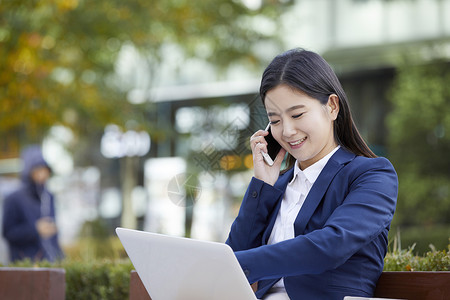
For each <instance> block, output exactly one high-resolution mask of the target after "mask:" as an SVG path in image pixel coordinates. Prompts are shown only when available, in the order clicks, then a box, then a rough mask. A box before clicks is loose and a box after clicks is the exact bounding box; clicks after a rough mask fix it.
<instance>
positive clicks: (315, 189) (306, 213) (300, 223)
mask: <svg viewBox="0 0 450 300" xmlns="http://www.w3.org/2000/svg"><path fill="white" fill-rule="evenodd" d="M354 157H355V154H353V153H350V152H348V151H347V150H344V149H343V148H342V147H341V148H340V149H339V150H338V151H336V153H335V154H333V156H332V157H331V158H330V160H329V161H328V162H327V164H326V165H325V167H324V168H323V170H322V172H320V175H319V177H318V178H317V180H316V181H315V182H314V184H313V186H312V187H311V190H310V191H309V193H308V196H307V197H306V199H305V202H304V203H303V206H302V208H301V209H300V212H299V213H298V215H297V218H296V219H295V222H294V231H295V236H297V235H300V234H302V233H303V232H304V230H305V228H306V224H308V222H309V219H311V216H312V215H313V213H314V211H315V210H316V208H317V206H318V205H319V203H320V202H321V201H322V198H323V195H324V194H325V192H326V191H327V189H328V186H329V185H330V184H331V182H332V181H333V178H334V176H336V174H337V172H338V171H339V170H340V169H341V168H342V167H343V166H344V165H345V164H346V163H347V162H349V161H350V160H352V159H353V158H354Z"/></svg>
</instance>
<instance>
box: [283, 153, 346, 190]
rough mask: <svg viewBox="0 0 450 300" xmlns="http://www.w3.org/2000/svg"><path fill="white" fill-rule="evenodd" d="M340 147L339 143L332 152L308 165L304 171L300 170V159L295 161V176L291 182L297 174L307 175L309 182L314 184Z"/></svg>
mask: <svg viewBox="0 0 450 300" xmlns="http://www.w3.org/2000/svg"><path fill="white" fill-rule="evenodd" d="M339 148H340V146H339V145H338V146H337V147H336V148H334V149H333V150H332V151H331V152H330V153H328V154H327V155H325V156H324V157H322V158H321V159H320V160H319V161H317V162H316V163H314V164H312V165H311V166H309V167H307V168H306V169H304V170H303V171H302V170H300V167H299V163H298V161H295V166H294V177H293V178H292V180H291V183H292V182H293V181H294V180H295V178H296V177H297V176H302V177H306V180H308V181H309V183H311V184H314V182H315V181H316V179H317V177H319V174H320V172H322V170H323V168H324V167H325V165H326V164H327V162H328V160H329V159H330V158H331V156H333V154H334V153H335V152H336V151H337V150H338V149H339Z"/></svg>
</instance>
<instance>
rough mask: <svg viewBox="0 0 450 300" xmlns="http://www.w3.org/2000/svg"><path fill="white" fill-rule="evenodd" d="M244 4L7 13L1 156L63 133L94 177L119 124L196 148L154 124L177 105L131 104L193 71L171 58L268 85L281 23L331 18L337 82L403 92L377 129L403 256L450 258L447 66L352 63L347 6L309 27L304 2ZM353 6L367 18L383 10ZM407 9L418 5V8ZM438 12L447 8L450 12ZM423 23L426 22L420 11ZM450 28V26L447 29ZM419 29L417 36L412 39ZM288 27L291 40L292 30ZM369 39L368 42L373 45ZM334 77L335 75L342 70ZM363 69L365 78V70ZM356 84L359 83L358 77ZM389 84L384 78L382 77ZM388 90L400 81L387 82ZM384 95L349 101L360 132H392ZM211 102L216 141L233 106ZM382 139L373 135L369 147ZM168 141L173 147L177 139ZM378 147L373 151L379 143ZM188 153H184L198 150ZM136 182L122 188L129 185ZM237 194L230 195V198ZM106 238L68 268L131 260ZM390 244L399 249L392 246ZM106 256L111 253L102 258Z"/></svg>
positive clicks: (61, 5)
mask: <svg viewBox="0 0 450 300" xmlns="http://www.w3.org/2000/svg"><path fill="white" fill-rule="evenodd" d="M243 2H244V1H238V0H236V1H225V0H206V1H197V2H195V5H194V3H193V2H192V1H186V0H167V1H151V2H148V1H144V0H127V1H119V0H108V1H105V0H98V1H85V0H42V1H36V0H30V1H14V0H3V1H0V101H1V102H0V136H1V137H2V144H1V147H0V150H4V149H15V150H17V151H16V154H17V153H18V150H19V149H20V147H21V146H23V145H26V144H29V143H36V142H37V143H39V142H41V141H42V139H43V138H44V137H45V136H46V135H47V134H48V130H49V129H50V128H51V127H53V126H55V125H63V126H65V127H67V128H70V129H71V131H72V133H73V134H74V135H75V136H74V138H73V139H72V142H71V143H72V144H70V145H68V147H69V148H70V149H69V150H70V151H71V152H72V153H73V155H74V156H75V158H77V157H78V158H79V159H78V160H76V164H77V165H78V166H80V165H85V166H89V165H91V164H92V165H95V164H94V163H95V161H94V160H95V159H97V160H98V157H95V156H93V158H92V157H89V156H86V155H84V156H83V152H94V150H93V147H98V144H99V140H100V139H101V135H102V133H103V131H104V128H105V125H107V124H117V125H118V126H120V127H122V129H134V130H145V131H148V132H149V133H151V135H152V142H155V143H158V141H159V140H161V139H163V138H166V139H167V140H169V139H173V140H175V139H177V143H179V144H181V143H180V141H181V137H183V139H189V138H190V137H191V135H190V133H176V132H175V129H173V127H174V124H170V122H171V121H172V120H167V123H164V124H166V125H167V124H168V126H165V127H164V128H157V126H156V124H155V122H154V120H153V119H152V118H154V117H155V116H157V115H160V116H161V115H162V116H163V117H165V115H164V114H162V112H164V110H165V109H166V108H167V107H169V108H170V105H167V106H164V105H162V106H161V108H160V111H156V109H155V103H153V102H151V101H145V102H141V103H132V102H133V101H130V94H129V92H130V90H132V89H133V88H134V87H136V85H139V88H140V89H141V90H149V89H151V88H152V87H153V86H156V85H157V84H158V80H159V78H160V77H161V76H160V75H161V74H160V72H161V70H162V68H161V66H162V65H163V64H165V63H167V62H173V61H174V60H176V65H177V68H178V70H180V71H181V70H183V68H184V67H185V65H184V64H183V60H182V59H181V60H180V57H179V56H177V57H172V56H171V53H173V49H174V48H175V49H176V50H177V51H178V52H181V53H182V57H184V58H188V57H189V58H196V59H198V60H201V61H206V62H209V63H211V64H213V65H214V67H215V68H217V70H218V71H217V74H218V78H213V79H212V80H217V79H221V78H220V76H221V74H223V75H222V76H223V77H225V74H226V69H227V68H228V67H229V66H230V65H232V64H233V65H241V66H243V67H244V68H246V69H248V70H253V71H256V73H258V74H259V73H260V71H261V68H262V66H263V65H265V64H266V63H267V58H265V57H263V56H261V55H258V51H257V50H258V49H259V50H261V49H263V50H266V48H264V47H267V49H269V50H270V51H269V50H267V51H266V52H267V53H276V52H280V51H283V50H285V47H286V45H285V43H284V42H283V41H284V40H283V38H284V37H282V36H281V33H280V32H284V33H286V30H285V31H280V28H281V25H280V24H281V23H282V21H283V20H282V18H281V17H280V16H282V14H283V13H284V12H290V13H291V16H294V19H295V20H297V19H302V21H303V22H305V23H311V24H315V23H314V21H316V19H317V20H319V21H320V20H321V19H320V17H323V16H325V17H326V18H327V16H330V15H331V16H333V18H330V19H332V21H333V20H334V22H336V23H327V24H326V25H323V26H324V28H325V27H326V28H327V30H328V31H329V32H331V33H330V36H329V37H330V41H329V44H327V46H329V48H325V50H328V51H329V52H333V50H334V53H335V54H336V53H342V54H343V56H342V57H343V58H341V61H343V62H344V67H343V68H339V67H338V68H335V69H336V70H337V71H338V75H341V74H342V73H345V72H343V70H345V67H346V64H348V65H352V67H354V66H357V67H358V68H360V69H359V71H360V72H361V73H363V72H364V71H366V72H367V73H370V69H371V68H373V67H374V65H375V64H379V66H377V67H379V68H380V69H381V70H382V71H385V69H388V68H392V69H393V70H394V71H393V72H394V80H393V82H392V84H391V83H389V85H391V86H390V89H389V92H388V93H387V94H386V95H384V94H383V95H381V96H382V97H384V96H385V97H386V98H387V99H388V100H389V109H388V114H387V118H386V119H385V121H386V122H385V123H384V124H378V123H377V124H376V126H378V128H376V129H377V130H378V129H380V130H379V132H385V133H386V135H385V137H386V145H381V146H382V147H381V148H382V151H381V152H382V153H381V154H382V155H385V156H387V157H388V158H389V159H390V160H391V161H392V163H393V164H394V166H395V168H396V170H397V172H398V176H399V182H400V185H399V198H398V205H397V211H396V214H395V217H394V221H393V224H392V230H391V232H392V234H391V236H396V235H397V234H398V232H400V235H401V241H402V245H403V247H408V246H411V245H413V244H415V246H414V247H413V248H411V250H410V251H411V252H413V251H414V252H418V253H426V252H427V251H428V250H429V244H433V245H434V246H435V247H436V249H446V248H447V245H448V237H449V236H450V155H449V150H450V149H449V148H450V135H449V132H450V113H449V109H448V107H449V104H450V85H449V84H448V82H450V65H449V62H448V54H445V53H441V54H436V53H434V54H433V55H429V58H430V59H428V60H423V57H422V56H421V57H407V58H406V59H405V60H404V61H400V62H399V61H396V62H395V63H392V64H390V65H389V67H386V65H383V63H385V61H383V59H384V56H386V57H388V58H389V59H391V57H392V56H395V55H391V54H392V53H390V52H389V53H388V52H387V51H386V52H383V51H381V50H383V49H385V48H386V49H388V50H389V49H390V50H392V49H391V48H394V49H395V51H396V52H402V51H404V50H402V49H405V48H408V45H407V44H406V46H405V45H400V46H399V45H394V46H395V47H385V45H384V44H379V45H377V46H373V47H367V48H366V49H364V47H361V48H359V49H356V50H355V49H353V50H355V51H349V49H348V48H345V47H344V48H342V49H339V44H338V43H335V42H336V41H338V37H339V36H341V35H342V34H339V32H338V31H339V30H340V29H339V28H338V27H336V26H335V27H333V25H334V24H339V23H338V22H339V20H340V19H339V18H338V17H336V15H337V14H336V11H335V10H333V9H335V8H336V7H337V6H338V4H337V3H338V2H337V1H336V2H334V1H330V3H331V5H330V7H326V8H325V5H324V7H323V11H319V12H320V13H321V14H320V16H319V15H317V14H318V12H317V10H314V12H313V14H311V15H309V16H310V19H307V16H308V14H307V13H305V14H303V12H302V11H301V10H295V9H293V4H295V2H298V3H300V2H302V1H293V0H290V1H287V0H266V1H262V2H261V3H262V4H263V5H261V6H260V7H258V8H254V9H250V8H249V7H248V6H246V5H244V4H243ZM303 2H309V3H312V1H311V2H310V1H303ZM317 2H319V1H317ZM342 2H346V3H347V4H348V3H350V2H351V4H352V5H354V6H355V7H362V6H363V5H364V4H367V3H369V2H370V3H375V2H376V1H360V0H358V1H356V0H355V1H342ZM378 2H380V3H381V5H386V6H384V7H389V5H392V6H395V5H396V4H398V3H399V2H401V3H403V4H404V2H405V1H392V0H390V1H378ZM408 2H409V3H411V4H413V3H415V2H416V1H408ZM422 2H424V1H422ZM430 2H431V1H430ZM438 2H439V5H441V6H440V7H444V6H442V5H445V3H448V1H438ZM321 3H322V2H321ZM323 3H325V2H323ZM323 3H322V4H323ZM422 4H423V3H422ZM447 7H448V6H447ZM344 8H350V6H347V7H344ZM400 8H401V6H400ZM416 8H417V7H416ZM341 9H342V7H341ZM306 10H307V9H305V11H306ZM441 11H444V10H441ZM371 12H372V11H371ZM322 13H323V14H322ZM328 13H330V14H328ZM416 13H417V14H419V12H418V11H416ZM305 16H306V17H305ZM311 16H314V19H312V17H311ZM263 17H266V18H267V19H268V20H271V21H272V23H271V25H273V27H271V30H268V31H265V30H262V28H259V25H260V24H264V22H254V20H255V19H258V18H263ZM396 21H397V19H396ZM414 21H415V22H414V24H419V25H418V26H420V24H421V23H420V22H419V21H420V20H419V19H415V20H414ZM291 22H292V20H291ZM330 22H331V21H330ZM441 23H442V24H444V21H442V22H441ZM287 24H288V25H290V24H291V23H289V22H288V23H287ZM292 24H297V23H292ZM303 24H304V23H303ZM408 24H409V23H408ZM442 24H440V25H442ZM341 25H342V24H341ZM351 25H352V28H354V27H355V24H354V23H351ZM391 25H392V24H391ZM410 25H411V24H409V25H408V26H407V28H408V29H409V28H410ZM411 26H412V25H411ZM287 27H288V28H289V29H290V28H291V27H292V26H291V27H289V26H287ZM341 28H342V27H341ZM382 28H383V32H388V33H389V30H390V28H394V29H397V27H396V26H389V24H388V23H386V24H382ZM285 29H286V28H285ZM409 30H410V29H409ZM328 31H327V32H328ZM362 31H363V33H364V35H367V36H368V35H369V34H368V33H365V32H364V30H362ZM292 32H294V30H292ZM440 34H441V35H442V37H443V39H444V40H447V42H448V32H447V36H446V35H445V31H444V30H442V31H441V32H440ZM345 36H346V37H348V36H351V34H350V33H349V34H345ZM382 37H383V36H382ZM314 38H316V39H318V40H320V38H323V39H326V38H328V36H325V35H324V36H319V35H318V36H314ZM381 40H382V41H383V42H386V43H387V42H388V41H389V40H390V39H389V37H387V38H385V39H381ZM419 40H420V38H419ZM301 42H302V40H301V39H297V38H296V39H295V43H296V46H302V45H301V44H297V43H301ZM419 43H422V42H421V41H419ZM419 43H417V44H419ZM426 43H429V47H428V48H429V49H433V47H434V46H435V45H434V44H433V41H426ZM426 43H425V42H423V43H422V44H426ZM417 44H414V45H415V46H417ZM436 44H437V42H436ZM445 45H446V44H445V43H443V44H442V45H441V46H442V47H441V48H444V49H447V48H448V47H447V48H445V47H446V46H445ZM447 45H448V44H447ZM391 46H392V45H391ZM438 46H439V45H438ZM333 47H335V49H333ZM124 48H127V49H130V48H131V49H133V50H134V51H136V55H137V56H139V64H140V70H141V71H142V72H136V73H134V74H128V76H126V77H120V76H119V75H118V70H119V69H121V68H122V67H123V66H121V65H119V64H118V58H119V56H120V55H121V53H122V50H123V49H124ZM355 48H357V47H355ZM410 48H413V47H410ZM436 48H439V47H436ZM380 49H381V50H380ZM399 49H400V50H399ZM417 49H418V50H417V51H418V52H420V51H422V50H424V48H421V46H418V47H417ZM429 49H425V50H427V51H428V50H429ZM377 51H379V52H378V53H377ZM422 52H426V51H422ZM354 53H358V55H354ZM329 54H330V53H329ZM332 54H333V53H331V54H330V55H329V57H330V58H331V59H330V60H329V61H330V62H331V64H332V65H333V64H334V63H336V60H337V59H334V60H333V55H332ZM388 54H389V55H388ZM377 55H378V56H377ZM446 55H447V59H442V60H436V59H433V57H444V58H445V57H446ZM344 56H345V57H344ZM335 57H336V56H335ZM380 57H382V58H381V59H380ZM364 63H366V64H367V65H364ZM333 66H334V67H336V64H334V65H333ZM364 68H366V69H365V70H363V69H364ZM383 68H385V69H383ZM361 70H363V71H361ZM352 71H354V70H352ZM340 72H341V73H340ZM349 73H351V72H349ZM388 73H389V72H388ZM355 74H356V75H354V76H355V77H358V73H357V72H356V73H355ZM345 75H348V74H345ZM369 75H370V74H369ZM258 76H259V75H258ZM383 76H385V73H383V74H382V76H381V77H383ZM385 77H386V76H385ZM227 79H229V78H227ZM382 80H385V81H389V80H390V79H386V78H381V79H380V81H382ZM355 82H356V85H357V86H358V88H359V87H360V86H363V84H360V82H359V81H358V80H356V81H355ZM374 86H375V88H374ZM374 86H370V87H369V89H368V90H369V93H371V95H367V93H366V94H363V95H362V96H361V97H350V101H354V102H353V103H352V107H356V106H358V105H360V106H362V105H365V107H364V108H363V109H360V110H359V112H367V111H369V112H368V113H367V114H362V113H361V115H358V116H356V118H355V119H357V120H358V119H359V120H361V123H363V122H365V120H364V119H368V122H370V121H371V120H370V119H371V116H372V115H375V114H376V113H380V111H382V112H383V113H382V114H383V116H382V117H383V120H384V118H385V114H384V110H383V109H384V107H383V109H379V111H378V112H377V111H373V112H372V111H370V109H371V108H372V107H373V106H370V105H368V104H371V103H368V102H370V101H372V102H374V101H373V98H376V97H378V93H379V90H378V89H377V86H376V85H374ZM344 88H345V84H344ZM346 90H347V91H348V89H346ZM349 94H350V93H349ZM368 96H370V97H368ZM367 99H368V100H367ZM147 100H149V99H147ZM191 100H192V99H191ZM208 100H211V99H208ZM212 100H213V101H210V102H208V103H207V104H205V103H204V102H202V103H200V102H201V101H198V102H196V101H195V99H194V101H192V102H191V104H190V105H192V106H194V108H197V109H199V108H205V111H206V113H205V114H207V117H205V118H206V119H207V121H208V122H205V123H204V124H203V125H202V126H200V127H207V129H208V128H210V127H213V126H214V123H219V122H218V119H219V117H218V113H217V111H216V110H215V109H214V107H213V108H212V109H207V108H206V106H207V105H211V103H212V104H214V105H216V106H220V105H222V106H226V105H229V103H227V102H226V101H225V100H224V99H218V98H214V99H212ZM366 100H367V101H366ZM376 100H380V102H382V101H384V99H376ZM247 104H248V103H247ZM177 105H178V106H177ZM174 107H176V108H180V107H181V104H179V103H176V104H174ZM172 108H173V107H172ZM170 114H173V111H171V113H170ZM149 116H150V117H149ZM171 117H173V116H171ZM155 119H156V117H155ZM169 125H170V126H169ZM226 125H228V124H226ZM358 126H360V124H358ZM169 127H170V128H169ZM384 127H386V128H384ZM200 129H201V130H203V129H204V128H200ZM200 129H199V130H200ZM207 129H206V130H207ZM371 129H372V128H371ZM384 129H385V130H384ZM159 130H163V132H159ZM377 130H372V132H369V130H365V131H362V132H363V133H364V134H366V136H370V135H373V132H374V131H377ZM241 131H242V132H243V133H245V134H246V135H245V136H246V137H247V136H249V135H250V134H248V132H246V131H245V130H241ZM219 132H221V131H219ZM377 132H378V131H377ZM169 135H171V136H170V137H168V136H169ZM163 136H164V137H163ZM383 138H384V137H383ZM368 142H369V144H371V143H372V144H374V142H373V141H371V140H369V141H368ZM382 142H384V141H382ZM170 143H171V142H170V141H169V144H170ZM375 143H378V144H381V142H375ZM93 145H95V146H93ZM186 145H187V143H186ZM182 146H183V147H180V148H183V149H188V147H184V145H182ZM97 152H99V151H97ZM80 153H81V154H80ZM219 154H220V153H219ZM189 155H192V153H189ZM237 158H239V157H237ZM246 158H248V157H246ZM246 158H244V159H243V160H245V159H246ZM89 159H90V160H89ZM235 159H236V156H223V157H219V159H218V160H217V161H216V162H218V165H217V166H216V167H217V170H219V171H223V170H225V173H226V172H228V173H227V174H231V173H233V172H235V173H237V172H238V171H239V172H241V171H243V172H244V171H245V170H247V169H249V168H250V167H251V162H250V163H245V162H242V163H241V164H239V165H240V167H239V168H235V169H233V165H234V164H235ZM239 159H241V158H239ZM114 163H117V161H115V162H114ZM190 163H192V161H191V162H190ZM117 164H118V163H117ZM236 165H237V163H236ZM197 167H199V166H198V165H197ZM201 167H203V166H201ZM216 167H212V166H210V167H209V170H213V171H216V169H215V168H216ZM117 169H118V168H113V167H111V168H109V169H107V171H108V172H109V173H114V172H117ZM204 169H205V168H203V169H202V170H201V171H204ZM228 169H230V170H228ZM125 175H126V174H125ZM125 175H123V176H122V177H127V176H125ZM136 176H137V175H136ZM243 177H244V176H242V177H241V178H243ZM226 189H227V191H228V190H230V188H229V186H227V187H226ZM224 194H225V193H224ZM240 196H241V195H239V199H241V198H240ZM236 198H238V197H236ZM189 209H192V207H191V208H189ZM190 218H191V219H186V222H187V223H192V212H191V214H190ZM105 226H106V227H107V225H105V224H103V223H102V221H101V220H90V221H88V222H87V223H86V224H85V226H84V227H83V229H82V230H81V233H80V235H79V243H77V245H73V246H71V247H69V248H67V253H68V256H69V257H71V258H77V259H78V258H79V259H88V258H101V259H103V258H104V257H113V258H117V256H119V257H123V255H124V254H123V253H121V254H119V255H118V254H117V253H118V252H120V249H121V246H120V244H119V243H118V241H117V239H113V238H110V236H109V235H110V230H108V229H107V228H105ZM187 227H189V226H187ZM224 230H226V229H224ZM188 234H189V232H188ZM391 236H390V239H391V240H393V238H392V237H391ZM104 245H108V247H102V246H104ZM106 248H108V249H106ZM110 250H111V251H110ZM116 250H117V251H116ZM122 251H123V250H122ZM408 251H409V250H408Z"/></svg>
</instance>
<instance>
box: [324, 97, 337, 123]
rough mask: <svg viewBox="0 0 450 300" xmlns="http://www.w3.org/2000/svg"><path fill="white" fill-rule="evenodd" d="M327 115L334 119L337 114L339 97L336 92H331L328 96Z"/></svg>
mask: <svg viewBox="0 0 450 300" xmlns="http://www.w3.org/2000/svg"><path fill="white" fill-rule="evenodd" d="M327 109H328V115H329V116H330V118H331V119H332V120H333V121H334V120H336V118H337V116H338V114H339V97H338V96H337V95H336V94H331V95H330V96H329V97H328V103H327Z"/></svg>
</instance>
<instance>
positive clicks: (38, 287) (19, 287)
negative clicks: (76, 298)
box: [0, 268, 66, 300]
mask: <svg viewBox="0 0 450 300" xmlns="http://www.w3.org/2000/svg"><path fill="white" fill-rule="evenodd" d="M65 297H66V272H65V270H64V269H56V268H0V299H14V300H33V299H36V300H64V299H65Z"/></svg>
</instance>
